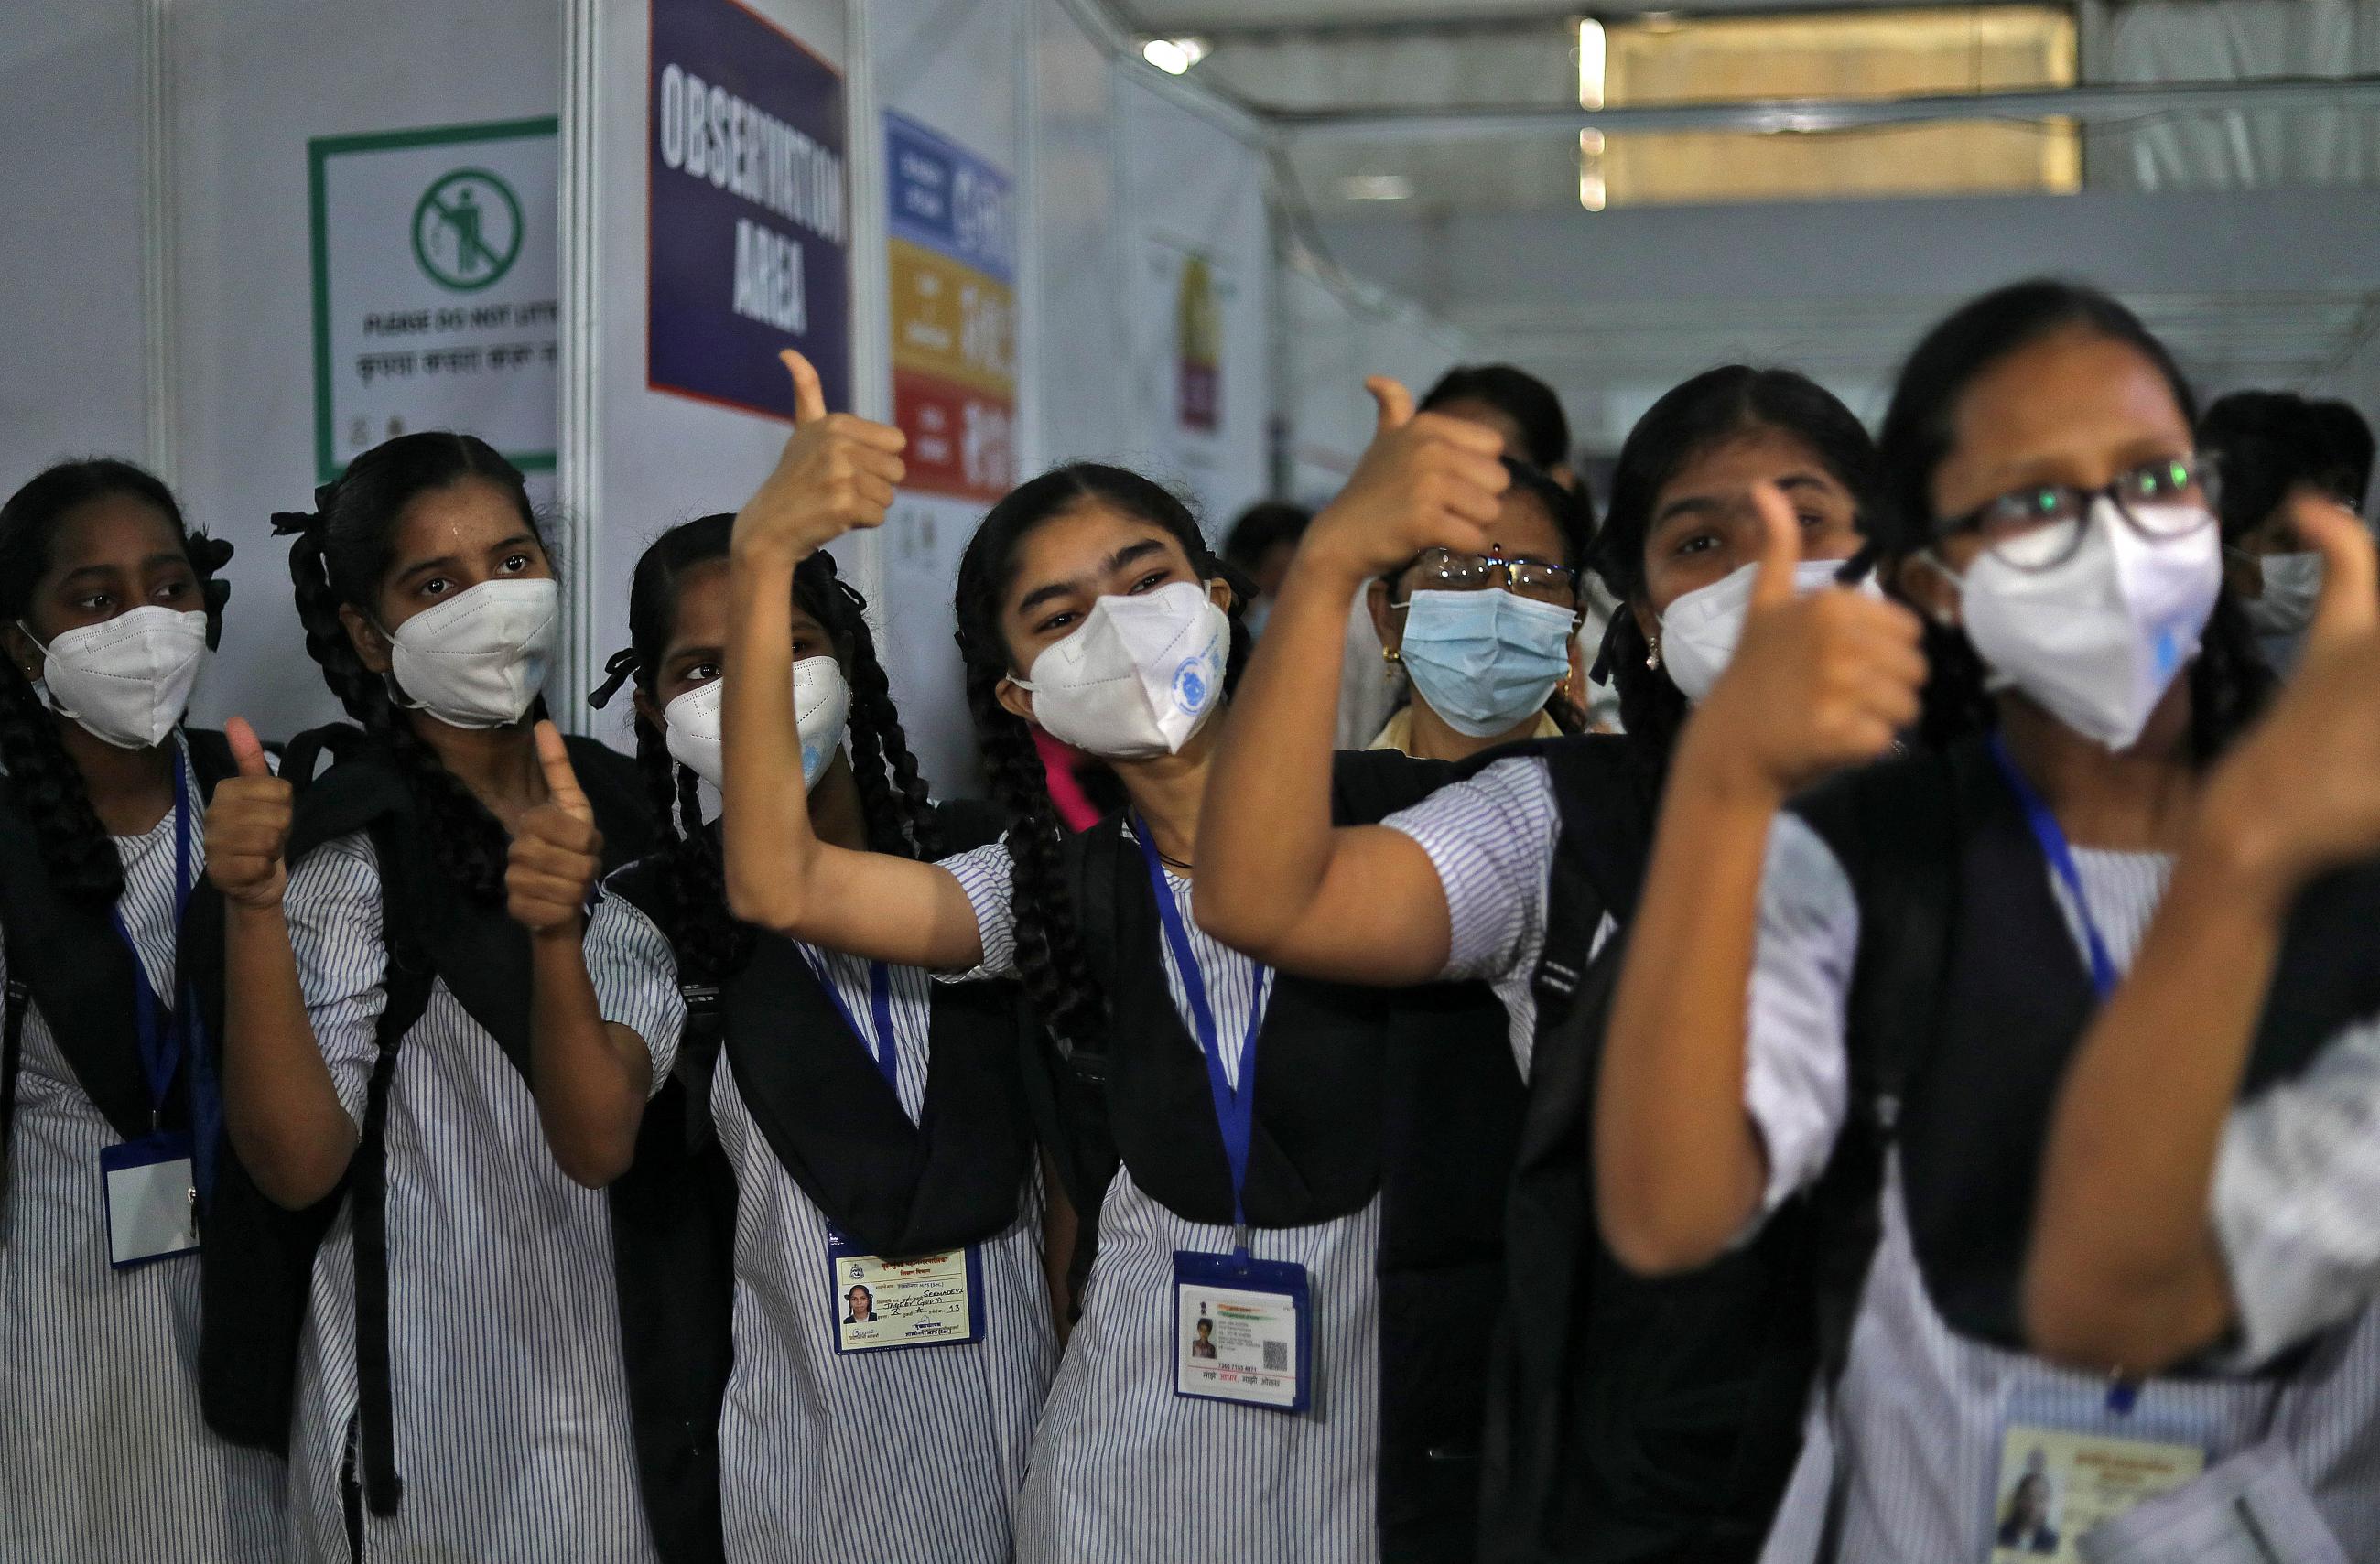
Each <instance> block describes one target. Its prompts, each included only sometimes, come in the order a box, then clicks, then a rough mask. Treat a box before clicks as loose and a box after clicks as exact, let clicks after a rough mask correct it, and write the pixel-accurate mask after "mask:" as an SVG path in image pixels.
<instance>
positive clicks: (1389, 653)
mask: <svg viewBox="0 0 2380 1564" xmlns="http://www.w3.org/2000/svg"><path fill="white" fill-rule="evenodd" d="M1380 661H1383V662H1385V663H1387V664H1388V665H1389V666H1390V667H1391V668H1393V667H1395V666H1396V665H1397V664H1398V663H1400V662H1403V661H1404V659H1403V658H1402V657H1399V656H1398V655H1397V649H1396V648H1394V647H1382V648H1381V649H1380Z"/></svg>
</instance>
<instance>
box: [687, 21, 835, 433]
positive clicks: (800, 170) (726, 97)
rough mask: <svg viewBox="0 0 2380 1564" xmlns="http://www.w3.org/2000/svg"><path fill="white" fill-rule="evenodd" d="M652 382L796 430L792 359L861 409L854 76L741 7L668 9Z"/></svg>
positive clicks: (831, 401)
mask: <svg viewBox="0 0 2380 1564" xmlns="http://www.w3.org/2000/svg"><path fill="white" fill-rule="evenodd" d="M651 71H652V80H651V96H650V107H649V112H648V117H649V119H650V125H649V127H648V131H649V134H648V139H649V143H650V146H649V153H650V160H649V166H648V168H647V171H646V185H647V189H648V191H649V195H648V198H647V223H648V243H649V249H648V256H649V261H650V272H649V277H648V281H647V285H646V316H645V379H646V382H647V383H648V384H649V385H650V386H651V387H652V389H653V390H655V391H669V392H675V393H678V394H681V395H686V396H692V397H696V398H698V399H699V400H702V401H706V402H718V403H722V404H724V405H726V406H731V407H741V408H744V409H747V410H748V411H751V412H756V413H766V414H771V415H773V416H776V417H781V418H783V417H790V416H791V414H792V410H793V407H792V394H791V392H790V391H789V389H788V386H787V382H786V380H785V371H784V368H783V365H781V364H779V363H778V361H777V354H778V353H779V351H780V350H782V349H783V348H787V347H794V348H798V349H800V350H801V351H802V353H803V354H805V355H806V356H807V358H809V360H810V362H811V363H813V364H815V365H817V366H818V371H819V379H820V381H821V382H823V383H824V385H825V388H826V398H827V405H828V406H831V407H835V408H848V407H849V406H851V196H850V185H849V181H848V180H847V179H846V178H845V177H844V102H843V78H842V76H841V75H839V74H838V73H837V72H836V71H835V70H834V69H833V68H832V67H829V66H828V65H827V64H826V62H825V61H823V60H821V59H820V58H819V57H818V56H817V55H813V54H811V53H810V52H809V51H808V50H807V49H805V48H804V47H802V45H801V44H800V43H799V42H796V41H795V39H794V38H792V37H791V36H790V35H789V34H787V33H785V32H784V31H783V30H780V29H779V28H777V27H776V26H775V25H774V24H773V23H771V22H770V21H768V20H766V19H765V18H762V17H760V16H759V14H758V13H756V12H754V11H751V10H749V9H747V8H746V7H745V6H740V5H737V4H735V0H652V58H651Z"/></svg>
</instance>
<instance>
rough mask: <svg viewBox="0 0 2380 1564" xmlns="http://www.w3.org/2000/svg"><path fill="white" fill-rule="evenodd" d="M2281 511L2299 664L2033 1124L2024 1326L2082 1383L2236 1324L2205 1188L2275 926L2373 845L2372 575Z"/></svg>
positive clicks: (2209, 802) (2378, 708)
mask: <svg viewBox="0 0 2380 1564" xmlns="http://www.w3.org/2000/svg"><path fill="white" fill-rule="evenodd" d="M2293 516H2294V519H2295V520H2296V522H2297V526H2298V529H2299V532H2300V533H2301V536H2303V537H2304V538H2305V539H2306V540H2307V541H2309V542H2311V543H2313V545H2314V546H2315V547H2317V548H2319V549H2320V550H2321V551H2322V553H2323V555H2324V560H2325V577H2324V584H2323V596H2322V600H2321V603H2320V605H2319V607H2318V609H2317V611H2316V613H2315V616H2314V621H2313V627H2312V630H2311V631H2310V633H2309V635H2308V637H2307V643H2306V655H2305V659H2304V661H2303V662H2302V663H2301V664H2300V666H2299V669H2298V673H2297V676H2296V678H2295V679H2294V680H2293V681H2292V683H2291V684H2290V685H2289V689H2288V691H2287V693H2286V694H2285V695H2284V696H2283V697H2281V699H2280V701H2279V702H2278V703H2277V706H2276V707H2275V708H2274V709H2273V711H2272V712H2271V713H2270V714H2269V715H2268V716H2267V717H2266V719H2265V721H2263V722H2262V723H2261V724H2260V725H2259V726H2258V728H2257V729H2256V730H2255V732H2254V733H2253V734H2251V735H2250V736H2249V737H2248V738H2247V739H2246V740H2245V741H2244V742H2243V743H2242V744H2241V745H2240V747H2239V748H2238V749H2236V750H2235V751H2234V752H2233V753H2232V755H2231V756H2230V757H2229V758H2228V759H2226V760H2225V761H2224V762H2223V763H2222V765H2221V766H2219V767H2218V768H2217V769H2216V771H2215V772H2214V774H2213V775H2212V776H2211V777H2210V778H2209V779H2208V781H2207V783H2206V787H2205V790H2204V794H2202V796H2201V799H2200V803H2199V808H2198V815H2197V818H2196V819H2195V820H2194V821H2193V823H2192V831H2191V835H2190V838H2189V841H2188V843H2187V844H2186V845H2185V846H2184V848H2183V850H2182V852H2181V854H2180V856H2179V858H2178V859H2177V861H2176V862H2175V865H2174V872H2173V880H2172V883H2171V885H2170V886H2169V887H2168V890H2167V892H2166V896H2165V900H2164V902H2163V903H2160V904H2159V906H2158V908H2157V913H2156V916H2155V919H2154V920H2153V921H2152V922H2151V923H2150V925H2149V929H2148V933H2147V934H2146V936H2145V937H2144V938H2143V940H2142V942H2141V949H2140V954H2139V956H2138V957H2137V958H2136V959H2135V960H2134V961H2133V963H2132V968H2131V973H2130V974H2129V975H2128V976H2126V978H2125V980H2124V982H2123V983H2122V984H2121V985H2120V986H2119V988H2117V990H2116V992H2115V993H2114V994H2113V995H2112V996H2110V997H2109V999H2108V1000H2107V1005H2106V1006H2105V1007H2104V1008H2103V1009H2102V1010H2101V1011H2100V1012H2099V1014H2098V1016H2097V1017H2096V1018H2095V1020H2094V1022H2093V1023H2092V1025H2091V1029H2090V1031H2089V1032H2088V1033H2087V1034H2086V1035H2085V1037H2084V1038H2083V1047H2082V1050H2081V1051H2080V1052H2079V1053H2078V1054H2077V1055H2076V1057H2075V1061H2074V1063H2073V1065H2072V1067H2071V1068H2070V1070H2069V1071H2068V1073H2067V1077H2066V1081H2065V1084H2064V1085H2063V1086H2062V1087H2061V1088H2060V1089H2059V1093H2058V1109H2057V1114H2056V1117H2055V1118H2054V1120H2053V1121H2052V1123H2051V1130H2050V1140H2049V1147H2048V1150H2047V1152H2046V1156H2045V1158H2044V1161H2043V1168H2042V1186H2041V1198H2040V1201H2039V1204H2038V1206H2037V1207H2036V1211H2035V1217H2034V1242H2033V1251H2032V1255H2031V1257H2030V1260H2029V1262H2028V1265H2027V1267H2026V1277H2025V1315H2026V1323H2027V1328H2028V1329H2029V1331H2030V1333H2031V1335H2032V1338H2033V1340H2034V1344H2035V1346H2036V1347H2038V1348H2039V1350H2040V1351H2041V1352H2044V1353H2046V1354H2048V1355H2050V1356H2052V1357H2058V1358H2063V1359H2066V1360H2068V1361H2070V1362H2073V1363H2076V1364H2083V1365H2085V1366H2088V1367H2092V1368H2100V1369H2112V1368H2121V1369H2124V1370H2127V1371H2131V1372H2135V1373H2149V1372H2154V1371H2155V1370H2157V1369H2159V1368H2162V1367H2164V1366H2166V1365H2167V1364H2171V1363H2173V1362H2175V1361H2176V1360H2178V1359H2180V1358H2183V1357H2186V1356H2189V1355H2190V1354H2192V1353H2193V1352H2198V1351H2200V1350H2202V1349H2204V1348H2205V1347H2206V1346H2208V1345H2209V1344H2211V1343H2212V1342H2214V1341H2216V1340H2217V1339H2218V1338H2220V1337H2221V1335H2222V1334H2223V1332H2224V1331H2225V1329H2226V1328H2228V1326H2229V1325H2230V1324H2231V1323H2232V1321H2233V1319H2234V1317H2235V1314H2236V1312H2237V1309H2236V1304H2235V1298H2234V1293H2235V1279H2233V1278H2232V1277H2231V1275H2230V1273H2229V1267H2228V1266H2227V1264H2226V1260H2225V1255H2224V1253H2223V1251H2222V1248H2221V1246H2220V1245H2219V1244H2218V1243H2217V1241H2216V1230H2215V1226H2214V1222H2213V1219H2212V1216H2211V1206H2212V1201H2211V1194H2210V1191H2211V1186H2212V1184H2213V1182H2214V1176H2215V1168H2216V1157H2217V1154H2218V1152H2219V1151H2220V1149H2221V1146H2222V1142H2223V1134H2224V1126H2225V1124H2226V1122H2227V1121H2228V1118H2229V1116H2230V1114H2231V1109H2232V1106H2233V1103H2234V1101H2235V1099H2236V1098H2237V1097H2238V1094H2239V1089H2240V1073H2241V1071H2242V1070H2243V1069H2244V1068H2245V1066H2246V1061H2247V1056H2248V1049H2249V1046H2250V1044H2251V1043H2252V1042H2253V1039H2254V1037H2255V1033H2256V1028H2257V1024H2258V1021H2259V1019H2260V1018H2261V1016H2262V1014H2263V1012H2264V1007H2265V996H2266V993H2267V991H2268V989H2269V988H2270V987H2271V983H2272V976H2273V969H2274V963H2275V961H2276V959H2277V955H2278V953H2279V950H2280V943H2281V935H2282V931H2283V929H2284V927H2286V924H2287V921H2288V918H2289V911H2290V909H2291V907H2292V906H2293V905H2294V903H2295V902H2296V900H2297V897H2298V894H2299V892H2300V891H2301V890H2302V889H2303V888H2304V887H2305V885H2306V883H2307V882H2308V881H2309V880H2311V879H2313V878H2314V877H2315V876H2317V875H2319V874H2321V873H2322V872H2323V871H2324V870H2325V869H2328V868H2331V867H2336V866H2338V865H2340V864H2343V863H2347V862H2350V861H2353V860H2355V859H2358V858H2362V857H2364V856H2367V855H2370V854H2372V853H2373V852H2374V851H2375V850H2380V702H2375V699H2374V691H2375V690H2380V582H2376V581H2375V576H2380V572H2375V569H2374V557H2373V545H2372V540H2371V538H2370V537H2369V535H2368V534H2366V533H2365V531H2364V530H2363V527H2362V523H2361V522H2359V521H2358V520H2357V519H2356V518H2355V517H2354V516H2352V515H2350V514H2349V513H2347V512H2346V511H2344V510H2341V509H2340V508H2338V506H2336V505H2334V504H2331V503H2328V502H2326V501H2314V500H2311V499H2305V500H2301V501H2299V502H2297V503H2295V504H2294V506H2293ZM2273 1280H2274V1279H2270V1278H2259V1277H2241V1278H2239V1279H2237V1282H2236V1285H2237V1286H2240V1287H2256V1286H2260V1285H2267V1284H2269V1283H2270V1282H2272V1281H2273ZM2282 1291H2289V1289H2287V1288H2283V1289H2282Z"/></svg>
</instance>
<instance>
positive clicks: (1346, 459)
mask: <svg viewBox="0 0 2380 1564" xmlns="http://www.w3.org/2000/svg"><path fill="white" fill-rule="evenodd" d="M1274 285H1275V286H1276V287H1277V288H1278V289H1279V290H1280V297H1279V298H1278V300H1277V307H1278V309H1279V310H1280V332H1281V341H1280V343H1279V344H1278V345H1277V346H1278V350H1277V352H1276V354H1275V357H1274V362H1275V363H1276V364H1278V365H1279V366H1280V369H1281V376H1282V383H1281V385H1280V386H1279V388H1278V391H1279V397H1280V403H1281V417H1282V418H1285V419H1287V420H1288V425H1289V429H1288V432H1289V440H1290V451H1289V455H1290V479H1289V497H1290V498H1292V499H1295V500H1297V501H1300V502H1301V503H1305V504H1309V505H1319V504H1321V503H1324V502H1326V501H1328V500H1329V499H1330V496H1331V495H1333V494H1335V493H1336V492H1338V491H1339V487H1340V485H1341V484H1342V483H1344V482H1345V481H1346V479H1347V475H1348V474H1349V473H1351V472H1353V471H1354V469H1355V462H1356V459H1357V458H1358V457H1360V456H1362V455H1363V454H1364V447H1365V446H1366V445H1368V444H1370V443H1371V440H1372V430H1373V425H1374V416H1373V404H1372V399H1371V398H1370V397H1369V396H1368V395H1366V394H1365V392H1364V382H1365V380H1366V378H1368V377H1370V376H1372V375H1387V376H1389V377H1390V378H1391V379H1394V380H1400V381H1403V382H1404V383H1405V384H1406V385H1407V386H1408V387H1410V388H1411V389H1412V391H1413V393H1414V394H1415V395H1416V396H1419V395H1420V394H1423V393H1424V392H1426V391H1427V390H1428V388H1429V386H1430V384H1431V382H1435V381H1436V380H1437V379H1438V377H1439V376H1440V375H1442V374H1444V373H1445V372H1446V371H1447V370H1450V369H1452V368H1453V367H1454V366H1455V365H1456V364H1460V363H1472V362H1477V361H1479V359H1480V358H1482V354H1481V352H1480V349H1479V344H1478V342H1477V340H1476V339H1475V338H1474V337H1472V336H1471V335H1470V334H1469V333H1465V332H1463V331H1460V330H1458V329H1457V328H1455V327H1453V326H1451V325H1449V324H1448V323H1446V322H1445V321H1439V320H1437V319H1434V318H1433V317H1431V316H1429V315H1427V314H1426V313H1424V312H1423V311H1422V310H1420V309H1416V308H1415V307H1414V306H1413V305H1411V304H1408V303H1405V302H1404V301H1403V300H1401V299H1399V298H1397V297H1395V296H1394V295H1391V294H1389V293H1385V292H1383V291H1381V290H1379V289H1378V288H1374V287H1371V286H1368V285H1364V284H1361V283H1357V282H1354V280H1353V279H1348V278H1344V277H1341V276H1335V275H1332V274H1331V273H1329V272H1327V271H1325V270H1323V269H1322V268H1319V267H1318V266H1316V265H1314V264H1312V263H1310V262H1303V261H1299V260H1293V261H1291V263H1290V264H1288V265H1286V266H1284V267H1282V268H1281V271H1280V272H1279V273H1278V274H1277V276H1276V277H1275V281H1274Z"/></svg>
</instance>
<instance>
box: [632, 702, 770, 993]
mask: <svg viewBox="0 0 2380 1564" xmlns="http://www.w3.org/2000/svg"><path fill="white" fill-rule="evenodd" d="M636 734H637V774H638V775H639V776H641V777H642V778H643V779H644V783H645V793H646V795H647V796H648V797H649V798H650V800H651V803H652V810H653V818H655V819H659V820H668V821H673V822H674V823H675V825H676V830H675V831H674V833H673V835H672V838H671V841H670V844H669V845H668V846H667V847H665V848H663V849H662V887H663V890H664V891H665V892H666V894H667V896H668V898H669V901H668V908H667V912H666V917H667V919H668V924H669V931H670V936H671V942H672V943H673V944H674V946H675V947H676V949H677V959H678V972H679V976H680V977H681V978H682V979H683V980H684V981H686V982H689V983H700V984H710V985H714V986H715V985H718V984H721V983H724V982H725V981H726V980H727V979H728V978H730V977H732V976H735V974H736V972H738V971H739V970H741V969H742V967H743V965H744V964H745V963H746V962H747V961H748V960H750V959H751V955H752V930H751V927H750V926H748V925H746V924H741V923H738V922H736V921H735V919H734V918H732V917H730V916H729V915H728V914H727V871H726V867H725V865H724V864H723V863H722V861H721V859H720V853H719V841H718V838H717V837H715V836H713V835H712V834H711V832H710V831H709V830H706V829H705V828H704V826H703V823H702V804H701V801H700V799H699V797H698V795H697V794H696V792H695V777H694V773H693V772H692V771H689V770H686V769H685V768H684V767H682V766H680V765H679V764H678V763H677V761H676V760H675V759H674V758H672V757H671V755H670V752H669V742H668V740H667V738H666V737H665V736H664V735H663V734H662V732H661V731H660V730H659V729H657V728H655V727H654V726H652V724H650V723H649V722H638V723H637V724H636Z"/></svg>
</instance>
